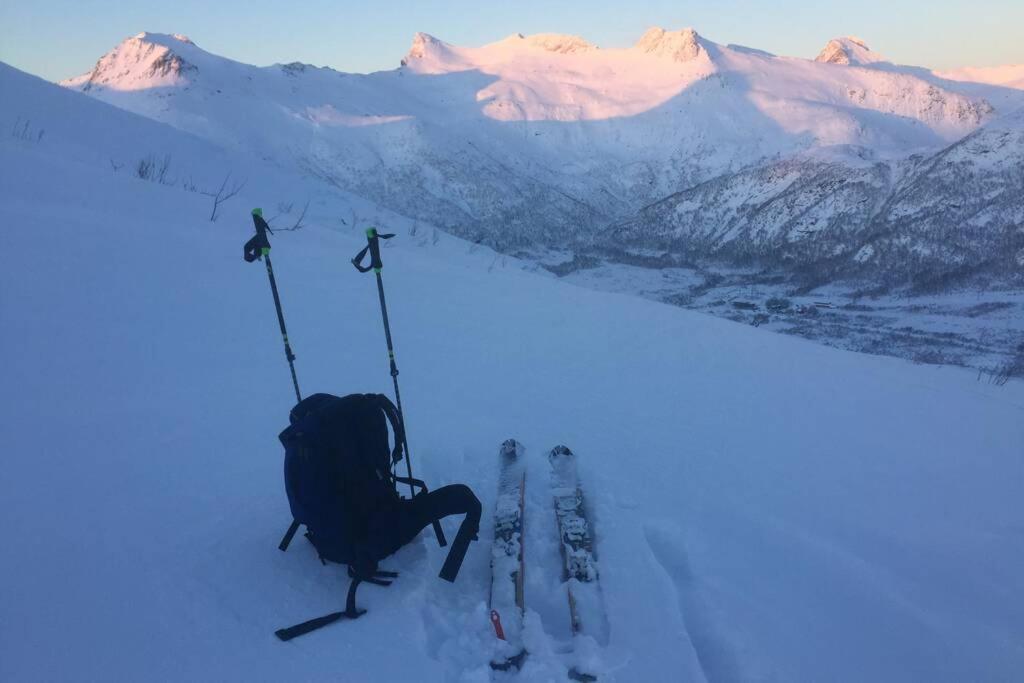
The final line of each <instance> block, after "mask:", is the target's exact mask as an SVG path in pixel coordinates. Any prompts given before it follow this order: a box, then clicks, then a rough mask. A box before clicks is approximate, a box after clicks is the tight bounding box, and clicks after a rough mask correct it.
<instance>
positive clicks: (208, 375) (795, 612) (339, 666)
mask: <svg viewBox="0 0 1024 683" xmlns="http://www.w3.org/2000/svg"><path fill="white" fill-rule="evenodd" d="M189 49H191V48H189ZM197 49H198V48H197ZM758 58H760V57H758ZM751 59H754V57H751ZM198 61H199V60H196V62H190V63H198ZM200 68H202V65H200ZM324 77H325V78H326V77H328V76H327V75H325V76H324ZM330 77H331V78H339V79H341V78H343V77H341V76H338V75H331V76H330ZM0 90H2V91H3V92H4V95H5V96H4V102H5V106H4V107H3V109H2V110H0V125H2V126H3V129H4V130H8V129H10V127H11V125H12V123H13V120H14V119H15V117H19V118H20V120H29V121H31V122H32V124H31V125H32V126H33V130H35V128H39V129H40V130H44V131H45V135H43V136H42V137H41V138H39V139H36V138H35V137H34V136H33V137H31V138H29V139H22V138H18V137H15V136H6V135H5V136H0V151H2V154H3V158H4V160H5V163H4V164H3V165H0V224H2V225H3V226H5V227H4V228H3V230H2V232H0V239H2V247H3V248H2V250H0V254H2V256H0V258H2V259H3V262H2V264H0V265H2V267H0V315H2V318H3V324H4V328H5V330H8V331H9V332H10V333H8V334H5V335H3V337H2V340H0V355H2V357H4V358H5V359H8V362H7V363H6V364H5V366H4V370H3V372H4V379H3V382H2V384H0V387H2V389H0V392H2V393H0V399H2V408H3V409H2V411H0V415H2V418H0V430H2V433H3V435H4V439H5V452H6V453H8V458H7V468H6V472H5V476H4V477H2V478H0V518H2V519H4V520H5V525H4V537H5V542H6V544H7V546H6V547H7V548H8V554H7V555H6V558H7V561H5V562H4V563H3V564H2V565H0V602H2V603H3V605H4V610H5V611H4V616H5V618H4V620H3V623H2V625H0V679H2V680H12V681H13V680H139V679H159V680H281V679H306V680H308V679H325V678H339V677H341V678H344V679H346V680H348V679H355V680H422V681H484V680H489V678H490V676H491V672H490V670H489V667H488V665H487V662H488V661H489V659H490V657H491V656H492V654H493V652H494V651H495V648H496V647H497V646H496V643H495V640H494V638H493V635H492V631H491V625H490V623H489V621H488V612H487V607H486V605H487V590H488V586H489V560H490V552H489V547H488V544H487V543H486V542H482V543H477V544H474V545H473V546H472V547H471V549H470V552H469V555H468V557H467V560H466V564H465V565H464V567H463V571H462V573H461V574H460V576H459V580H458V582H457V583H456V584H454V585H449V584H447V583H445V582H443V581H440V580H438V579H437V578H436V573H437V571H438V569H439V568H440V566H441V563H442V561H443V557H444V553H445V551H444V550H443V549H441V548H438V547H437V545H436V543H435V542H434V541H433V539H432V537H431V535H430V534H429V533H424V534H422V535H421V537H420V539H419V540H417V541H416V542H414V543H413V544H411V545H410V546H409V547H407V548H405V549H403V550H402V551H400V552H399V553H398V554H397V555H396V556H395V557H393V558H391V559H389V560H387V561H385V562H384V565H385V566H386V567H388V568H392V569H397V570H399V571H401V573H402V575H401V577H400V578H399V579H398V581H397V582H396V583H395V585H394V586H392V587H390V588H388V589H378V588H375V587H372V586H367V587H365V588H363V589H361V602H362V604H363V606H364V607H366V608H367V609H368V610H369V613H368V614H367V615H366V617H364V618H363V619H361V620H359V621H358V622H350V623H342V624H338V625H334V626H331V627H329V628H325V629H323V630H321V631H318V632H316V633H314V634H310V635H308V636H304V637H303V638H301V639H298V640H296V641H294V642H292V643H289V644H282V643H279V642H278V641H277V640H276V639H275V638H274V636H273V631H274V630H275V629H277V628H279V627H282V626H286V625H290V624H292V623H294V622H297V621H301V620H304V619H307V618H309V617H312V616H316V615H318V614H321V613H325V612H328V611H332V610H334V609H337V608H339V607H340V605H341V604H342V601H343V600H344V588H345V585H346V580H345V578H344V570H343V569H342V568H339V567H335V566H326V567H325V566H321V565H320V563H319V562H317V561H316V558H315V554H314V553H313V551H312V549H311V548H310V547H308V545H307V544H306V543H304V542H296V543H295V544H294V545H293V547H292V549H291V550H290V551H289V552H288V553H286V554H283V553H280V552H279V551H278V550H277V549H276V545H277V542H278V540H279V538H280V535H281V534H282V533H283V531H284V529H285V527H286V526H287V522H288V506H287V501H286V499H285V496H284V491H283V485H282V481H281V470H280V468H281V457H282V453H281V448H280V444H279V443H278V441H277V438H276V437H277V433H278V432H279V431H280V429H281V428H283V426H284V425H285V423H286V416H287V412H288V409H289V408H290V403H291V400H290V398H289V394H290V388H289V380H288V374H287V373H288V371H287V368H286V364H285V362H284V359H283V353H282V349H281V347H280V338H279V336H278V333H277V328H276V323H275V321H274V319H273V307H272V304H271V301H270V296H269V292H268V291H267V289H268V287H267V284H266V276H265V273H264V270H263V268H262V266H260V265H259V264H246V263H244V262H243V261H242V259H241V251H242V250H241V246H242V244H243V242H244V241H245V240H246V239H248V237H249V236H250V235H251V231H252V224H251V220H250V218H249V215H248V212H249V208H250V207H252V206H263V207H264V208H265V212H266V213H267V214H268V215H269V214H271V213H272V212H271V207H274V206H278V205H279V204H281V203H283V202H288V201H296V200H299V201H302V200H303V199H304V198H306V197H309V198H311V207H310V215H309V217H308V221H307V222H308V225H307V227H305V228H303V229H302V230H299V231H296V232H290V233H286V232H279V233H278V234H277V235H275V236H273V237H272V238H271V239H272V241H273V246H274V251H273V257H274V267H275V270H276V274H277V278H278V283H279V286H280V288H281V293H282V299H283V305H284V309H285V314H286V317H287V322H288V326H289V331H290V333H291V338H292V341H293V345H294V347H295V351H296V353H297V355H298V360H297V365H298V371H299V380H300V383H301V386H302V388H303V391H304V392H305V393H307V394H309V393H313V392H315V391H330V392H334V393H347V392H356V391H358V392H367V391H380V392H385V393H390V378H389V377H388V375H387V362H386V358H385V351H384V346H383V335H382V334H381V330H380V322H379V309H378V307H377V306H378V304H377V299H376V294H375V292H374V286H373V283H372V279H371V278H370V277H369V276H361V275H359V274H358V273H356V271H355V270H354V269H351V268H350V267H349V266H348V263H347V261H348V259H349V258H350V256H351V255H352V254H354V253H355V252H356V251H357V250H358V249H359V248H360V247H361V246H362V245H363V244H365V240H364V239H363V238H362V236H361V231H360V230H359V229H356V227H355V226H352V225H351V224H350V223H346V224H342V223H341V220H340V218H339V217H347V216H349V214H350V212H352V211H354V212H358V213H360V214H361V215H363V216H368V215H372V214H373V213H374V212H376V216H377V218H379V219H381V220H382V221H383V222H382V225H381V227H382V228H385V229H394V230H395V231H396V232H398V237H397V238H396V239H394V240H392V241H391V242H389V243H388V244H389V246H388V247H387V248H386V249H385V250H384V260H385V264H386V267H385V270H384V280H385V286H386V289H387V293H388V303H389V307H390V312H391V324H392V327H393V332H394V337H395V344H396V352H397V357H398V362H399V365H400V367H401V369H402V374H401V382H402V390H403V399H404V401H403V403H404V405H405V408H406V411H407V419H408V426H409V436H410V443H411V447H412V454H413V458H414V465H415V468H416V472H417V474H418V475H420V476H423V477H424V478H425V479H426V480H427V482H428V483H429V484H430V485H432V486H440V485H443V484H446V483H452V482H466V483H468V484H469V485H471V486H472V488H473V489H474V490H475V491H476V493H477V494H478V496H480V498H481V499H482V501H483V503H484V505H485V510H487V511H488V512H489V511H490V510H491V509H492V508H493V505H494V503H495V494H496V490H497V467H496V465H495V461H496V451H497V448H498V445H499V444H500V443H501V442H502V441H503V440H504V439H506V438H508V437H509V436H514V437H515V438H517V439H519V440H520V441H522V442H523V443H524V444H525V445H526V448H527V450H526V455H525V456H524V457H525V464H526V467H527V470H528V481H529V482H534V484H533V485H531V484H528V486H527V501H526V503H527V505H526V529H527V534H528V538H527V550H526V557H527V569H526V577H527V585H526V595H527V605H528V610H527V616H526V623H525V630H524V638H525V639H526V643H527V646H528V649H529V650H530V656H529V658H528V659H527V664H526V667H527V668H526V669H525V670H524V671H523V672H522V675H521V676H520V678H521V679H522V680H531V681H533V680H538V681H539V680H564V675H565V669H566V665H567V663H568V661H569V660H571V658H572V657H573V656H574V655H572V654H570V653H569V652H568V651H567V648H568V647H569V644H570V632H569V625H568V615H567V610H566V608H565V597H566V596H565V586H564V584H562V583H561V577H560V566H559V559H558V545H557V544H558V541H557V537H556V534H555V532H554V527H555V519H554V517H555V516H554V514H552V513H553V508H552V504H553V503H552V500H551V497H550V492H549V489H548V488H547V487H546V486H544V485H543V484H544V483H545V482H546V481H547V476H548V463H547V462H546V460H545V458H544V457H543V455H544V454H545V453H546V452H547V450H548V449H549V448H550V447H551V446H553V445H555V444H558V443H565V444H568V445H570V446H571V448H572V450H573V451H574V452H575V453H576V457H577V459H578V463H579V468H580V477H581V480H582V482H583V485H584V488H585V495H586V497H587V501H588V505H589V506H590V508H591V509H590V512H591V515H592V520H593V531H594V536H595V540H596V546H597V557H598V565H599V571H600V575H601V591H602V596H603V598H604V601H605V605H606V608H607V611H608V626H609V628H608V634H607V635H608V638H607V643H606V644H604V643H601V644H597V643H591V644H590V649H589V650H586V651H582V652H578V653H577V654H576V656H578V657H582V658H586V659H587V660H589V661H592V662H596V663H597V664H598V665H599V666H600V667H601V668H602V671H601V672H602V673H603V676H602V680H609V681H615V680H617V681H623V682H625V681H658V680H687V681H703V680H708V681H729V680H765V681H792V680H830V681H862V680H874V681H899V680H930V681H962V680H1008V679H1013V678H1014V677H1015V676H1016V675H1017V673H1018V672H1019V671H1021V670H1022V668H1024V645H1022V643H1024V618H1022V610H1021V606H1022V604H1024V579H1022V578H1021V574H1020V572H1019V570H1018V569H1019V567H1020V566H1021V564H1022V563H1024V533H1022V530H1024V516H1022V512H1021V507H1020V504H1019V501H1020V499H1021V496H1022V494H1024V463H1022V461H1021V458H1020V454H1021V445H1022V443H1024V426H1022V425H1024V420H1022V419H1021V418H1022V414H1024V385H1022V384H1021V383H1020V382H1011V383H1010V384H1009V385H1007V386H1005V387H1003V388H1001V389H999V388H996V387H993V386H990V385H987V384H984V383H979V382H977V381H976V378H975V376H974V374H973V373H970V372H966V371H962V370H958V369H955V368H942V369H936V368H933V367H924V366H918V365H912V364H909V363H906V362H903V361H899V360H895V359H888V358H880V357H873V356H866V355H860V354H852V353H846V352H842V351H837V350H835V349H829V348H825V347H822V346H818V345H815V344H813V343H809V342H806V341H803V340H799V339H794V338H789V337H784V336H781V335H773V334H770V333H765V332H763V331H760V330H756V329H753V328H750V327H749V326H743V325H737V324H734V323H731V322H729V321H725V320H721V319H716V318H712V317H709V316H706V315H701V314H697V313H692V312H687V311H683V310H680V309H677V308H673V307H670V306H665V305H660V304H657V303H654V302H650V301H645V300H642V299H638V298H633V297H628V296H624V295H617V294H611V293H605V292H598V291H591V290H585V289H582V288H577V287H573V286H570V285H567V284H565V283H562V282H559V281H557V280H555V279H552V278H548V277H540V276H538V275H536V274H534V273H531V272H528V271H527V270H525V264H523V263H521V262H519V261H517V260H515V259H512V258H508V257H501V256H497V255H495V254H494V253H493V252H491V251H489V250H487V249H485V248H482V247H479V246H477V245H471V244H468V243H466V242H462V241H460V240H457V239H454V238H451V237H449V236H447V235H443V234H438V233H436V232H435V233H433V236H432V237H431V236H430V235H431V230H432V228H431V227H430V226H424V225H422V224H420V225H419V227H418V229H417V234H416V235H411V234H410V232H411V231H412V225H413V224H412V223H411V222H410V221H408V220H406V219H403V218H401V217H398V216H396V215H394V214H390V213H388V212H386V211H383V210H380V209H379V208H378V209H374V208H373V205H372V204H370V203H368V202H366V201H365V200H363V199H361V198H359V197H355V196H353V195H350V194H347V193H344V192H341V191H339V190H337V189H334V188H332V187H330V186H328V185H326V184H323V183H320V182H318V181H316V180H314V179H310V178H304V177H302V176H300V175H297V174H293V173H291V172H290V171H289V169H287V168H281V167H280V166H277V165H274V164H270V163H266V162H264V161H262V160H261V159H259V158H257V157H254V156H247V155H246V154H245V153H244V152H240V151H238V150H232V149H229V148H225V147H218V146H215V145H214V144H212V143H211V142H210V141H208V140H207V141H204V140H201V139H199V138H196V137H193V136H191V135H188V134H185V133H183V132H181V131H179V130H175V129H173V128H170V127H168V126H165V125H161V124H158V123H155V122H152V121H149V120H146V119H142V118H139V117H137V116H134V115H131V114H128V113H126V112H123V111H120V110H117V109H114V108H111V107H109V106H106V105H104V104H102V103H100V102H97V101H95V100H92V99H89V98H86V97H84V96H82V95H80V94H77V93H74V92H70V91H68V90H61V89H58V88H56V87H54V86H52V85H49V84H46V83H44V82H42V81H40V80H38V79H34V78H32V77H28V76H26V75H24V74H21V73H19V72H17V71H15V70H13V69H11V68H9V67H5V66H3V67H0ZM12 102H13V103H16V104H15V105H14V106H13V107H12V105H11V104H10V103H12ZM227 110H228V108H227V107H225V109H224V111H227ZM339 111H341V110H339ZM373 111H374V110H372V109H371V110H369V111H364V112H362V113H364V114H367V113H370V114H372V113H373ZM378 113H379V112H378ZM393 113H394V112H393ZM366 128H373V126H366ZM166 152H172V153H173V155H174V156H173V161H174V166H173V171H174V172H175V173H176V174H181V175H189V174H191V175H193V176H194V177H195V178H196V180H197V182H200V183H203V184H205V183H211V182H212V183H215V182H217V181H218V180H219V179H220V178H221V177H222V176H223V174H224V173H225V172H227V171H233V172H235V173H243V172H244V173H246V174H247V177H248V181H249V182H248V183H247V184H246V186H245V188H244V189H243V191H242V193H241V194H240V195H239V196H238V197H237V198H235V199H234V200H232V201H231V202H229V203H227V204H225V205H224V206H223V207H222V212H221V216H222V217H221V218H220V219H219V220H218V221H217V222H215V223H214V222H210V221H209V220H208V216H209V210H210V200H209V198H208V197H206V196H204V195H202V194H200V193H196V192H187V191H184V190H183V189H182V186H181V184H180V183H177V184H174V185H171V184H160V183H157V182H147V181H144V180H141V179H139V178H136V177H134V175H133V173H132V172H131V168H132V165H133V163H134V162H135V161H136V160H137V159H138V158H139V157H141V156H143V155H146V154H163V153H166ZM113 159H117V160H119V163H121V164H123V165H122V166H121V167H120V169H119V170H118V169H117V168H115V164H113V163H112V160H113ZM274 213H276V211H275V212H274ZM274 224H275V225H280V224H281V223H274ZM457 523H458V520H448V521H447V522H446V527H447V531H448V533H449V535H450V536H451V535H453V534H454V530H455V526H456V525H457ZM490 524H491V516H490V514H487V513H485V516H484V526H483V529H482V537H483V538H487V536H488V535H489V534H490V533H491V531H492V529H491V527H490ZM498 678H501V676H500V675H499V676H498Z"/></svg>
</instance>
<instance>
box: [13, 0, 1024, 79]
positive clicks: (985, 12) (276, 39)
mask: <svg viewBox="0 0 1024 683" xmlns="http://www.w3.org/2000/svg"><path fill="white" fill-rule="evenodd" d="M289 5H290V6H288V5H285V3H281V2H267V1H265V0H220V1H219V2H210V1H209V0H174V2H159V3H147V2H142V1H138V2H101V1H98V0H38V1H33V2H29V1H26V0H3V1H2V2H0V61H3V62H7V63H8V64H11V65H13V66H15V67H17V68H19V69H22V70H24V71H28V72H30V73H33V74H36V75H38V76H42V77H43V78H46V79H49V80H59V79H61V78H67V77H69V76H74V75H78V74H80V73H83V72H85V71H88V70H89V69H90V68H91V67H92V65H93V64H94V63H95V62H96V60H97V59H98V58H99V57H100V56H101V55H103V54H104V53H105V52H107V51H108V50H110V49H111V48H113V47H114V46H115V45H117V44H118V43H119V42H121V41H122V40H123V39H125V38H127V37H129V36H132V35H135V34H136V33H140V32H142V31H152V32H158V33H183V34H185V35H187V36H189V37H190V38H191V39H192V40H193V41H194V42H195V43H196V44H198V45H199V46H200V47H202V48H204V49H206V50H207V51H209V52H213V53H215V54H219V55H222V56H225V57H230V58H232V59H235V60H238V61H242V62H246V63H249V64H256V65H259V66H264V65H268V64H273V63H276V62H281V63H285V62H294V61H299V62H305V63H309V64H315V65H317V66H330V67H332V68H335V69H338V70H341V71H350V72H368V71H377V70H380V69H393V68H395V67H397V66H398V62H399V60H400V59H401V58H402V56H403V55H404V54H405V53H406V52H407V51H408V49H409V45H410V43H411V42H412V37H413V34H414V33H416V32H417V31H423V32H425V33H429V34H431V35H434V36H436V37H438V38H440V39H442V40H444V41H446V42H449V43H453V44H456V45H465V46H476V45H483V44H486V43H489V42H492V41H495V40H499V39H501V38H503V37H505V36H507V35H509V34H512V33H523V34H530V33H542V32H556V33H571V34H575V35H579V36H582V37H583V38H586V39H587V40H589V41H591V42H593V43H596V44H598V45H600V46H603V47H626V46H628V45H631V44H633V43H634V42H636V40H637V39H638V38H639V37H640V35H641V34H642V33H643V32H644V30H645V29H647V28H649V27H651V26H661V27H663V28H668V29H674V28H683V27H687V26H692V27H693V28H695V29H697V31H698V32H699V33H700V34H701V35H703V36H705V37H707V38H709V39H710V40H713V41H715V42H718V43H723V44H724V43H738V44H741V45H747V46H750V47H756V48H759V49H762V50H767V51H769V52H773V53H776V54H780V55H788V56H794V57H807V58H813V57H814V56H815V55H817V53H818V52H819V51H820V50H821V48H822V47H823V46H824V44H825V43H826V42H827V41H828V40H829V39H830V38H834V37H836V36H841V35H856V36H859V37H860V38H862V39H864V40H865V41H866V42H867V43H868V45H870V46H871V48H872V49H873V50H875V51H876V52H880V53H882V54H883V55H885V56H886V57H887V58H889V59H890V60H892V61H893V62H896V63H901V64H914V65H918V66H928V67H932V68H937V69H947V68H953V67H957V66H993V65H998V64H1019V63H1024V41H1022V40H1021V39H1020V31H1021V27H1022V26H1024V1H1022V0H974V1H973V2H966V1H964V0H961V1H960V2H950V1H948V0H904V1H902V2H901V1H899V0H889V1H886V0H858V1H857V2H842V1H839V2H812V1H810V0H775V2H752V1H750V0H719V1H718V2H715V3H710V2H707V1H706V0H704V1H703V2H689V1H687V0H649V1H647V2H622V1H618V2H615V1H612V0H586V1H585V2H580V1H577V0H563V1H560V2H553V1H552V0H548V1H547V2H539V1H535V0H517V1H515V2H485V1H484V0H475V1H469V0H452V1H451V2H444V3H441V2H426V1H421V2H405V1H396V0H392V1H390V2H366V1H362V2H346V1H344V0H334V1H333V2H331V1H330V0H308V1H306V2H298V3H289Z"/></svg>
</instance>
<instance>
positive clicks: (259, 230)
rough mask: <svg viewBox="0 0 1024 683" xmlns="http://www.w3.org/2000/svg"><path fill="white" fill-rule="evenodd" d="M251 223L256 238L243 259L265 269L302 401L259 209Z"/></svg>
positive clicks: (268, 227)
mask: <svg viewBox="0 0 1024 683" xmlns="http://www.w3.org/2000/svg"><path fill="white" fill-rule="evenodd" d="M252 221H253V225H254V226H255V227H256V236H255V237H253V238H252V239H250V240H249V241H248V242H246V243H245V248H244V253H243V255H244V257H245V260H246V261H247V262H249V263H252V262H253V261H256V260H262V261H263V262H264V264H265V265H266V267H267V279H268V280H270V293H271V294H273V295H274V310H275V311H277V324H278V326H279V327H280V328H281V339H282V341H283V342H284V356H285V358H286V359H287V360H288V369H289V370H290V371H291V375H292V387H293V388H294V389H295V400H296V401H301V400H302V393H301V392H300V391H299V378H298V376H297V375H296V374H295V354H294V353H292V345H291V342H289V341H288V328H287V327H285V324H284V311H283V310H282V309H281V295H280V294H279V293H278V291H277V278H275V277H274V266H273V264H272V263H271V262H270V240H269V239H268V238H267V232H269V231H270V226H269V225H267V222H266V221H265V220H263V211H262V210H261V209H253V210H252Z"/></svg>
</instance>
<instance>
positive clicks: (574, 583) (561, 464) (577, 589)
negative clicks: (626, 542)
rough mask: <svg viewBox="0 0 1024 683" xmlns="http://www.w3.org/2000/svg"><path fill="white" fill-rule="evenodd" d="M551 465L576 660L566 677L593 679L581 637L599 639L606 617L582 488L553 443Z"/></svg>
mask: <svg viewBox="0 0 1024 683" xmlns="http://www.w3.org/2000/svg"><path fill="white" fill-rule="evenodd" d="M548 462H549V463H550V465H551V494H552V497H553V499H554V507H555V515H556V517H557V518H558V533H559V536H560V537H561V543H560V546H561V551H562V580H563V581H565V582H566V584H567V586H566V592H567V594H568V601H569V619H570V623H571V625H572V635H573V644H574V647H575V649H576V650H577V652H576V654H577V662H576V663H575V664H574V665H573V666H572V667H571V668H570V670H569V678H571V679H573V680H577V681H596V680H597V676H596V675H595V674H594V673H593V671H591V670H589V669H590V666H592V665H588V664H587V663H584V662H583V660H584V659H585V658H584V657H581V655H583V653H582V652H580V650H582V649H583V647H582V642H581V641H582V638H581V636H588V637H589V639H588V643H594V642H595V641H596V640H603V635H602V634H603V630H604V629H605V624H606V621H607V620H606V617H605V614H604V607H603V605H602V603H601V595H600V589H599V586H598V573H597V558H596V555H595V553H594V538H593V535H592V533H591V528H590V522H589V520H588V519H587V513H586V510H585V509H584V506H583V490H582V488H581V487H580V483H579V478H578V476H577V474H576V456H574V455H573V452H572V451H571V450H569V449H568V448H567V447H566V446H555V447H554V448H553V449H551V452H550V453H549V454H548Z"/></svg>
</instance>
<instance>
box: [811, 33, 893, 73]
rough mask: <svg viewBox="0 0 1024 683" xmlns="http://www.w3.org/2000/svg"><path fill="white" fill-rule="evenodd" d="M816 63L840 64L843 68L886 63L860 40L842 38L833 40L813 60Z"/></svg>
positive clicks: (848, 37)
mask: <svg viewBox="0 0 1024 683" xmlns="http://www.w3.org/2000/svg"><path fill="white" fill-rule="evenodd" d="M814 61H816V62H825V63H827V64H840V65H843V66H850V65H852V66H868V65H870V64H874V63H876V62H887V61H889V60H887V59H886V58H885V57H883V56H882V55H880V54H878V53H877V52H874V51H873V50H872V49H871V48H869V47H868V45H867V43H865V42H864V41H863V40H861V39H860V38H857V37H856V36H843V37H842V38H833V39H832V40H830V41H828V44H826V45H825V47H824V48H823V49H822V50H821V52H820V53H819V54H818V56H817V57H816V58H815V60H814Z"/></svg>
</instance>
